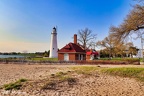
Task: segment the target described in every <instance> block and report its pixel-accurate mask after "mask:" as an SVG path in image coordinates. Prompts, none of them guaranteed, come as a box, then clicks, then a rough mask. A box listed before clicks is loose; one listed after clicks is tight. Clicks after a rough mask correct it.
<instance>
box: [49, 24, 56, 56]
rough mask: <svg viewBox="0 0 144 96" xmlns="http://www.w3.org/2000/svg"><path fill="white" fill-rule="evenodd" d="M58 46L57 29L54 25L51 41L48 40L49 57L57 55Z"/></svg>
mask: <svg viewBox="0 0 144 96" xmlns="http://www.w3.org/2000/svg"><path fill="white" fill-rule="evenodd" d="M57 51H58V47H57V29H56V28H55V27H54V28H53V31H52V33H51V42H50V55H49V58H57V57H58V52H57Z"/></svg>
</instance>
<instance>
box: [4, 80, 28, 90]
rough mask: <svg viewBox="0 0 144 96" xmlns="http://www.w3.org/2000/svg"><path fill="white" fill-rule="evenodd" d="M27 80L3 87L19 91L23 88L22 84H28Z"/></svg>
mask: <svg viewBox="0 0 144 96" xmlns="http://www.w3.org/2000/svg"><path fill="white" fill-rule="evenodd" d="M26 81H27V79H19V80H18V81H16V82H14V83H9V84H5V85H3V88H4V89H5V90H12V89H15V90H19V89H20V88H21V87H22V82H26Z"/></svg>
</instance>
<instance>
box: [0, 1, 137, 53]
mask: <svg viewBox="0 0 144 96" xmlns="http://www.w3.org/2000/svg"><path fill="white" fill-rule="evenodd" d="M134 3H136V2H134V1H133V0H105V1H104V0H0V52H25V51H27V52H44V51H48V50H49V49H50V48H49V47H50V38H51V32H52V29H53V27H54V26H57V39H58V41H57V42H58V48H59V49H60V48H62V47H63V46H65V45H66V44H68V43H69V42H73V38H72V37H73V35H74V34H77V33H78V31H79V30H81V29H85V28H88V29H90V30H92V33H93V34H97V38H96V41H98V40H103V39H104V38H105V37H106V36H108V34H109V28H110V26H112V25H115V26H118V25H120V24H121V23H122V22H123V20H124V18H126V15H127V14H128V13H129V12H130V10H131V9H132V5H134ZM136 46H139V45H136Z"/></svg>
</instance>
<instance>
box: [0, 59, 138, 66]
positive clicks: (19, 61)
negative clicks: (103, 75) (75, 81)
mask: <svg viewBox="0 0 144 96" xmlns="http://www.w3.org/2000/svg"><path fill="white" fill-rule="evenodd" d="M0 63H3V64H9V63H10V64H12V63H13V64H74V65H76V64H77V65H85V64H90V65H99V64H105V65H106V64H109V65H128V64H132V65H139V64H140V61H139V60H134V61H113V60H91V61H87V60H75V61H47V60H45V61H44V60H42V61H41V60H7V59H2V60H0Z"/></svg>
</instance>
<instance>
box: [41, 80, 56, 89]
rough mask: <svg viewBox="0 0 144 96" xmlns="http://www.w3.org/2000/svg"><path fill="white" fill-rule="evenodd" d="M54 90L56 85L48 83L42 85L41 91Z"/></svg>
mask: <svg viewBox="0 0 144 96" xmlns="http://www.w3.org/2000/svg"><path fill="white" fill-rule="evenodd" d="M55 88H56V83H55V82H54V81H49V82H47V83H46V84H44V85H43V86H42V88H41V89H55Z"/></svg>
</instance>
